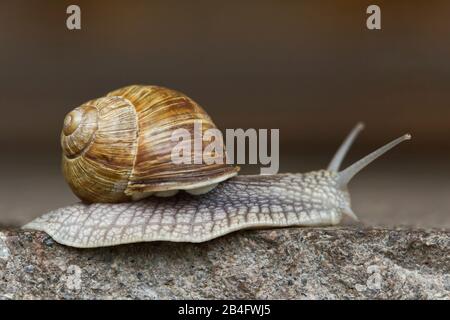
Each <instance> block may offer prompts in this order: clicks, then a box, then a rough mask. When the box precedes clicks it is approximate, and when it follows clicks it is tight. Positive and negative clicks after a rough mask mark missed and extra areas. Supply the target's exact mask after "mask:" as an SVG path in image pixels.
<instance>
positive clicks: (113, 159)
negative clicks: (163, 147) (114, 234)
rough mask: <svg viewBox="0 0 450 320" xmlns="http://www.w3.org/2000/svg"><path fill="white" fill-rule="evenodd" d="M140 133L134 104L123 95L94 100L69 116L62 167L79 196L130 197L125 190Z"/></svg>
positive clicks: (88, 198) (109, 199) (98, 199)
mask: <svg viewBox="0 0 450 320" xmlns="http://www.w3.org/2000/svg"><path fill="white" fill-rule="evenodd" d="M137 132H138V127H137V116H136V111H135V109H134V106H133V105H132V104H131V103H130V101H128V100H127V99H124V98H122V97H116V96H112V97H102V98H99V99H95V100H91V101H89V102H87V103H85V104H83V105H82V106H80V107H78V108H76V109H74V110H73V111H72V112H70V113H69V114H68V115H67V116H66V119H65V120H64V128H63V132H62V133H61V144H62V148H63V150H64V154H63V161H62V169H63V174H64V177H65V178H66V181H67V182H68V183H69V185H70V187H71V189H72V190H73V192H74V193H75V194H76V195H77V196H78V197H79V198H80V199H82V200H84V201H87V202H120V201H127V200H128V198H129V197H128V196H127V195H125V194H124V190H125V189H126V187H127V185H128V180H129V177H130V175H131V172H132V170H133V163H134V159H135V155H136V146H137V143H136V138H137ZM66 134H68V135H66Z"/></svg>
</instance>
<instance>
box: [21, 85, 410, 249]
mask: <svg viewBox="0 0 450 320" xmlns="http://www.w3.org/2000/svg"><path fill="white" fill-rule="evenodd" d="M197 119H200V120H202V121H204V124H205V125H204V127H205V128H215V125H214V123H213V122H212V120H211V118H210V117H209V116H208V115H207V114H206V112H205V111H204V110H203V109H202V108H201V107H200V106H198V105H197V104H196V103H195V102H194V101H193V100H191V99H190V98H188V97H187V96H185V95H183V94H181V93H179V92H176V91H173V90H169V89H166V88H161V87H156V86H129V87H125V88H122V89H118V90H116V91H113V92H111V93H109V94H107V95H106V96H105V97H102V98H99V99H96V100H91V101H89V102H87V103H85V104H83V105H82V106H81V107H78V108H76V109H74V111H72V112H70V113H69V114H68V115H67V116H66V118H65V121H64V128H63V132H62V134H61V144H62V147H63V172H64V175H65V177H66V180H67V181H68V183H69V185H70V187H71V188H72V190H73V191H74V192H75V194H76V195H77V196H78V197H80V198H81V199H82V200H83V202H79V203H76V204H73V205H70V206H67V207H63V208H60V209H56V210H54V211H50V212H49V213H46V214H44V215H42V216H41V217H38V218H36V219H35V220H33V221H31V222H30V223H28V224H26V225H25V226H24V227H23V228H24V229H32V230H39V231H44V232H46V233H47V234H49V235H50V236H51V237H52V238H53V239H54V240H55V241H56V242H58V243H61V244H64V245H68V246H73V247H79V248H92V247H104V246H112V245H119V244H126V243H134V242H144V241H172V242H204V241H208V240H211V239H214V238H217V237H220V236H223V235H225V234H228V233H231V232H233V231H237V230H241V229H249V228H270V227H287V226H329V225H337V224H339V223H340V222H341V220H342V219H343V217H344V215H347V216H349V217H350V218H352V219H355V220H358V219H357V217H356V215H355V214H354V212H353V211H352V209H351V204H350V194H349V191H348V187H347V185H348V183H349V182H350V180H351V179H352V178H353V177H354V176H355V175H356V174H357V173H358V172H359V171H360V170H361V169H363V168H364V167H366V166H367V165H368V164H369V163H371V162H372V161H373V160H375V159H376V158H378V157H379V156H381V155H382V154H384V153H385V152H387V151H388V150H390V149H391V148H393V147H394V146H396V145H398V144H399V143H401V142H402V141H405V140H409V139H410V138H411V136H410V135H409V134H405V135H403V136H401V137H399V138H397V139H395V140H393V141H391V142H390V143H387V144H386V145H384V146H382V147H381V148H379V149H377V150H376V151H374V152H372V153H370V154H369V155H367V156H365V157H364V158H362V159H361V160H359V161H357V162H355V163H354V164H352V165H350V166H349V167H347V168H346V169H344V170H341V171H340V170H339V169H340V166H341V163H342V161H343V159H344V157H345V155H346V154H347V152H348V150H349V149H350V147H351V145H352V143H353V142H354V140H355V138H356V136H357V135H358V134H359V133H360V131H361V130H362V129H363V127H364V126H363V124H362V123H359V124H357V125H356V126H355V128H354V129H353V130H352V131H351V132H350V133H349V135H348V136H347V137H346V139H345V140H344V142H343V143H342V145H341V146H340V147H339V149H338V151H337V152H336V154H335V155H334V157H333V159H332V161H331V162H330V164H329V165H328V168H327V169H326V170H318V171H313V172H308V173H285V174H274V175H240V176H236V175H237V172H238V170H239V168H237V167H234V166H230V165H227V164H214V165H205V164H202V165H197V166H190V165H175V164H173V163H170V161H169V160H168V154H169V149H170V147H171V146H173V145H171V144H170V143H169V136H170V132H171V131H172V132H173V129H175V128H180V127H183V128H186V129H187V130H189V127H190V125H191V124H192V121H194V120H197ZM71 137H73V139H72V138H71ZM75 137H76V138H77V139H79V141H78V140H76V139H75ZM99 148H105V149H104V151H102V150H100V149H99ZM125 148H127V149H126V151H124V150H125ZM152 148H153V149H152ZM81 157H82V158H81ZM80 166H85V167H81V168H80ZM114 179H115V180H114ZM178 190H185V191H187V192H180V193H178V194H176V195H175V193H177V192H178ZM155 195H156V197H155Z"/></svg>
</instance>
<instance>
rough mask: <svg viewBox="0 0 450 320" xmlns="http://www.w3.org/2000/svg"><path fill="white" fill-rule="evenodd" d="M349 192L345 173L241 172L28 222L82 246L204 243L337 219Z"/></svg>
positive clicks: (81, 206) (59, 239)
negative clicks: (191, 187) (342, 180)
mask: <svg viewBox="0 0 450 320" xmlns="http://www.w3.org/2000/svg"><path fill="white" fill-rule="evenodd" d="M348 208H350V198H349V194H348V192H347V190H346V188H341V187H340V186H339V183H338V174H337V173H335V172H331V171H325V170H321V171H315V172H311V173H306V174H278V175H272V176H252V175H249V176H238V177H235V178H232V179H230V180H228V181H225V182H223V183H221V184H220V185H219V186H218V187H216V188H215V189H214V190H212V191H211V192H209V193H207V194H204V195H201V196H192V195H189V194H187V193H184V192H183V193H179V194H178V195H177V196H174V197H171V198H155V197H151V198H147V199H144V200H141V201H136V202H129V203H116V204H112V203H95V204H90V205H89V204H84V203H77V204H74V205H71V206H67V207H64V208H61V209H57V210H54V211H51V212H49V213H47V214H45V215H43V216H41V217H39V218H37V219H36V220H34V221H32V222H30V223H29V224H27V225H25V226H24V228H25V229H34V230H40V231H44V232H46V233H47V234H49V235H50V236H51V237H52V238H53V239H54V240H55V241H57V242H59V243H61V244H65V245H69V246H73V247H80V248H89V247H103V246H112V245H118V244H125V243H132V242H142V241H158V240H165V241H173V242H203V241H207V240H211V239H213V238H216V237H219V236H222V235H225V234H227V233H230V232H233V231H236V230H239V229H246V228H261V227H283V226H320V225H335V224H338V223H339V222H340V221H341V219H342V215H343V214H346V213H348V211H347V210H348Z"/></svg>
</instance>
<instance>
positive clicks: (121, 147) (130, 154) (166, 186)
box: [61, 85, 239, 202]
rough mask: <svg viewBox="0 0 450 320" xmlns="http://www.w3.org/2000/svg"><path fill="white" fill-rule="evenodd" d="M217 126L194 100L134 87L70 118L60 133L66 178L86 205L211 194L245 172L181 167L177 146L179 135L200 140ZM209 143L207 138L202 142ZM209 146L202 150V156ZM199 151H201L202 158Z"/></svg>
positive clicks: (93, 103) (97, 101)
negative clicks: (198, 134)
mask: <svg viewBox="0 0 450 320" xmlns="http://www.w3.org/2000/svg"><path fill="white" fill-rule="evenodd" d="M196 121H197V122H198V121H201V124H202V126H201V130H202V134H203V133H204V132H205V131H206V130H208V129H212V128H216V126H215V124H214V123H213V121H212V120H211V118H210V117H209V116H208V114H207V113H206V112H205V111H204V110H203V109H202V108H201V107H200V106H199V105H198V104H197V103H195V102H194V101H193V100H192V99H190V98H189V97H187V96H185V95H184V94H182V93H179V92H177V91H174V90H170V89H167V88H163V87H158V86H138V85H134V86H128V87H124V88H121V89H118V90H115V91H113V92H110V93H108V94H107V95H106V96H105V97H101V98H98V99H95V100H91V101H88V102H86V103H84V104H83V105H81V106H79V107H77V108H75V109H74V110H72V111H71V112H70V113H69V114H67V116H66V118H65V120H64V127H63V130H62V133H61V146H62V149H63V157H62V169H63V174H64V177H65V179H66V181H67V182H68V184H69V185H70V187H71V189H72V190H73V192H74V193H75V194H76V195H77V196H78V197H79V198H80V199H82V200H84V201H86V202H124V201H131V200H138V199H141V198H143V197H146V196H149V195H151V194H153V193H156V195H159V196H170V195H173V194H175V193H176V192H177V191H178V190H187V191H189V192H190V193H192V194H197V193H204V192H207V191H209V190H210V189H212V188H213V187H214V186H216V185H217V183H219V182H221V181H224V180H226V179H228V178H230V177H232V176H235V175H236V174H237V172H238V171H239V168H238V167H233V166H230V165H227V164H226V159H225V158H226V153H225V148H224V147H223V153H222V154H223V161H222V164H220V163H213V164H206V163H204V162H202V164H194V158H195V157H197V156H198V155H196V154H195V152H196V149H195V148H192V150H193V151H192V154H191V160H192V161H191V164H174V163H173V162H172V161H171V152H172V149H173V147H174V146H175V145H176V144H177V143H178V142H176V141H173V140H172V133H173V131H174V130H177V129H181V128H183V129H186V130H188V131H189V132H190V133H191V135H190V136H191V137H193V136H194V134H193V130H194V123H195V122H196ZM202 136H203V135H202ZM207 144H208V142H204V141H203V144H202V150H201V151H202V154H203V151H204V148H205V147H206V145H207ZM197 152H198V151H197Z"/></svg>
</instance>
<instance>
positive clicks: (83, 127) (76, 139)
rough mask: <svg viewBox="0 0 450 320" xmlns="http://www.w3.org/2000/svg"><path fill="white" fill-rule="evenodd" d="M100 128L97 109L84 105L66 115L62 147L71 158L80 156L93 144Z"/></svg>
mask: <svg viewBox="0 0 450 320" xmlns="http://www.w3.org/2000/svg"><path fill="white" fill-rule="evenodd" d="M97 128H98V112H97V109H96V108H95V107H92V106H90V105H82V106H80V107H78V108H76V109H74V110H72V111H71V112H69V113H68V114H67V115H66V118H65V119H64V126H63V131H62V133H61V146H62V149H63V152H64V154H65V155H66V156H67V157H69V158H74V157H77V156H79V155H80V154H81V153H82V152H83V151H84V150H85V149H86V148H87V147H88V146H89V144H90V143H91V142H92V140H93V138H94V135H95V132H96V131H97Z"/></svg>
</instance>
